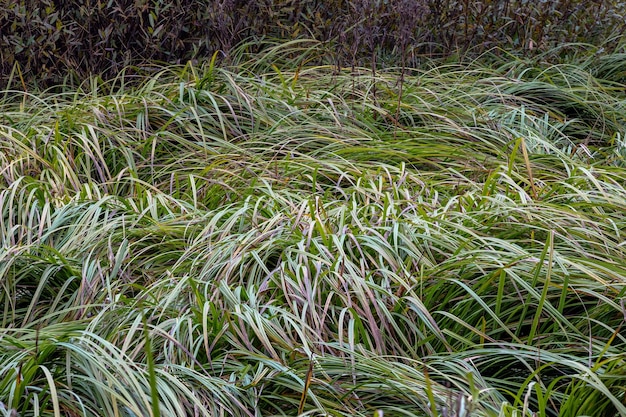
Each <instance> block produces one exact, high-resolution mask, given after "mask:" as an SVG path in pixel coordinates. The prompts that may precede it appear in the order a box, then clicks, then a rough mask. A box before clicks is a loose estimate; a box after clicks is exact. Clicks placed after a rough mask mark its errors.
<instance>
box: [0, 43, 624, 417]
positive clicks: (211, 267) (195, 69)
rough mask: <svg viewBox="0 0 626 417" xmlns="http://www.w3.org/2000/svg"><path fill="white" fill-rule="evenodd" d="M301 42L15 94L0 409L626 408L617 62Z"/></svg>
mask: <svg viewBox="0 0 626 417" xmlns="http://www.w3.org/2000/svg"><path fill="white" fill-rule="evenodd" d="M295 47H298V48H300V47H302V45H300V44H297V43H295V44H290V45H287V46H285V48H286V51H281V50H280V49H276V50H271V51H270V52H268V54H267V55H264V56H256V57H255V59H254V60H250V61H247V60H245V59H243V58H242V59H241V60H240V61H236V60H235V63H233V65H232V66H217V65H215V60H212V61H210V62H207V63H206V64H204V65H199V66H198V65H191V64H190V65H187V66H182V67H168V68H164V69H163V70H162V71H161V72H159V73H158V74H156V75H154V76H152V77H151V78H148V79H146V80H145V81H144V82H142V83H140V84H137V83H130V84H126V83H124V82H123V80H122V79H118V80H114V81H110V82H106V83H104V82H101V81H98V80H95V79H94V80H93V82H90V83H85V85H84V86H82V88H80V89H75V90H69V89H68V90H67V91H63V92H62V93H58V92H57V93H52V92H45V91H44V92H37V93H36V92H29V93H25V92H19V91H7V92H5V93H3V94H2V96H3V97H4V98H3V101H2V102H1V103H0V107H1V109H0V110H1V113H2V116H1V117H2V126H0V135H1V138H2V139H1V142H0V143H1V146H2V152H1V153H0V157H1V158H2V161H1V165H0V167H1V169H0V181H1V182H2V191H0V211H1V213H2V216H0V240H1V243H2V250H1V251H0V274H1V276H2V281H1V282H2V296H1V298H0V309H2V312H3V314H2V324H1V327H2V331H1V332H0V339H1V340H2V343H0V358H1V360H0V401H1V403H2V404H1V406H0V408H1V409H2V412H3V413H4V414H6V415H20V416H30V415H33V416H34V415H92V416H99V415H124V416H144V415H153V416H156V415H161V416H183V415H206V416H213V415H235V416H257V415H295V414H297V413H298V412H303V413H304V414H306V415H337V416H338V415H345V416H352V415H363V416H372V415H378V416H382V415H410V416H429V415H441V416H456V417H461V416H470V415H472V416H511V417H512V416H521V415H523V416H530V415H541V416H557V415H558V416H572V417H573V416H579V415H593V416H603V415H626V405H624V381H625V380H624V375H625V371H626V365H625V362H624V354H623V352H624V347H625V345H626V338H625V337H624V334H623V331H622V326H623V323H624V320H625V315H626V310H625V308H624V304H623V297H624V291H625V289H624V288H625V287H624V282H625V280H626V267H625V266H624V255H625V253H624V251H625V250H626V249H625V248H626V246H625V245H624V236H623V233H624V232H623V231H624V230H626V225H625V224H624V222H625V221H624V216H623V213H624V211H625V210H626V188H625V187H624V184H625V179H626V178H625V175H624V171H623V168H624V162H623V161H624V159H623V158H624V152H625V151H624V139H623V137H622V135H623V131H624V129H623V128H624V116H623V115H624V111H623V110H624V109H623V103H624V99H625V97H624V91H623V89H620V88H617V85H616V82H618V78H616V77H619V75H618V74H619V71H620V70H619V64H618V62H619V60H618V59H617V57H615V58H614V59H613V58H611V57H603V58H600V59H595V58H593V57H584V59H579V60H578V61H572V62H568V63H563V64H559V65H548V64H541V63H540V61H529V60H513V61H511V60H509V61H506V62H504V61H500V60H499V58H493V57H491V58H488V57H485V58H484V61H476V62H474V63H472V64H465V65H460V64H445V63H438V62H432V63H430V64H428V65H425V66H424V68H423V69H420V70H410V71H409V70H406V69H404V70H401V69H387V70H378V71H377V72H376V73H375V74H372V72H371V71H370V70H369V69H365V68H359V67H356V68H354V69H350V70H342V71H340V72H337V68H335V67H333V66H308V65H307V64H306V60H305V59H303V60H302V61H300V62H298V63H297V65H293V66H290V65H289V63H288V61H287V60H282V61H281V59H280V57H281V56H283V55H281V54H290V53H294V50H293V49H289V48H295ZM314 48H315V46H314V47H313V49H311V50H307V51H308V52H307V53H310V54H315V49H314ZM301 55H302V56H304V55H303V54H301ZM481 62H482V63H481ZM400 91H401V93H402V95H401V96H400V97H399V96H398V93H399V92H400ZM157 401H158V403H157Z"/></svg>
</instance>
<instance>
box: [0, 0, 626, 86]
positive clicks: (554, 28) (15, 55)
mask: <svg viewBox="0 0 626 417" xmlns="http://www.w3.org/2000/svg"><path fill="white" fill-rule="evenodd" d="M623 20H624V4H623V3H621V2H618V1H613V0H612V1H595V2H588V1H583V0H566V1H518V0H514V1H508V0H506V1H502V0H499V1H498V0H488V1H469V0H460V1H459V0H400V1H385V0H358V1H344V0H332V1H320V0H277V1H271V0H262V1H255V2H248V1H242V0H219V1H210V2H207V1H199V0H167V1H164V0H134V1H129V0H108V1H103V0H73V1H67V2H61V1H53V0H43V1H39V0H37V1H34V0H19V1H15V0H0V34H1V36H0V78H1V79H2V80H5V82H6V80H8V79H10V78H12V76H13V77H22V78H23V80H22V82H23V83H32V82H38V83H40V84H43V85H49V84H52V83H60V82H67V81H68V79H71V78H72V77H75V78H78V79H84V78H85V77H86V76H88V75H89V74H99V75H100V76H102V77H104V78H110V77H111V76H113V75H115V74H118V73H119V71H120V70H121V69H123V68H127V70H128V67H129V66H141V65H142V64H143V63H145V62H147V61H152V62H154V61H162V62H168V63H184V62H187V61H188V60H193V59H197V58H201V57H206V56H211V55H212V54H213V53H214V52H215V51H222V52H223V55H224V56H226V57H228V56H230V54H231V52H232V50H233V48H234V47H235V46H236V45H241V44H242V42H244V41H246V40H259V39H261V38H271V39H287V40H288V39H294V38H313V39H316V40H319V41H323V42H325V43H326V45H327V47H328V54H327V55H326V56H325V58H326V59H327V58H329V57H330V58H332V60H333V63H335V64H337V65H340V66H347V65H355V64H359V63H361V64H362V63H363V60H367V61H368V62H369V61H371V60H372V58H375V57H376V56H377V55H383V56H384V57H385V62H387V63H390V62H391V61H393V60H394V59H399V57H402V60H403V63H404V64H406V63H410V62H411V61H410V59H415V58H416V57H417V56H421V55H424V54H427V55H433V54H436V55H441V54H443V55H448V54H450V53H457V52H462V53H467V52H468V51H469V52H473V53H481V52H484V51H486V50H489V49H492V48H494V47H500V48H502V49H515V50H521V51H526V52H527V53H529V52H530V53H532V52H533V51H542V50H546V49H549V48H553V47H555V46H558V45H562V44H565V43H570V42H586V43H598V42H604V41H605V40H606V39H610V38H611V37H614V36H616V35H620V34H622V33H623ZM250 45H251V44H250V43H249V44H248V47H249V48H253V47H252V46H250ZM254 45H256V43H254ZM609 46H610V45H609ZM252 52H254V51H252ZM394 57H395V58H394ZM407 58H408V59H409V60H407ZM374 61H375V59H374ZM138 69H139V68H135V69H134V70H135V71H137V70H138Z"/></svg>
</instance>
